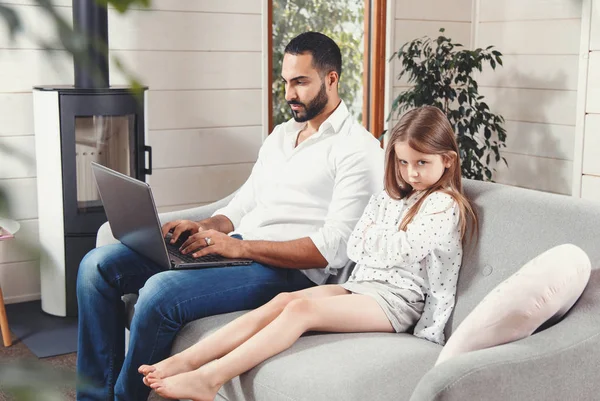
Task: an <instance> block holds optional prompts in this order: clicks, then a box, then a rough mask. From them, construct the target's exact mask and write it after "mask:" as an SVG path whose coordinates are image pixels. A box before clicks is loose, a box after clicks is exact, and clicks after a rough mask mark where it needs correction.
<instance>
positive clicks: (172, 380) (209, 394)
mask: <svg viewBox="0 0 600 401" xmlns="http://www.w3.org/2000/svg"><path fill="white" fill-rule="evenodd" d="M150 387H151V388H153V389H154V391H156V392H157V393H158V394H160V395H161V396H162V397H165V398H174V399H190V400H193V401H214V399H215V396H216V395H217V391H219V388H221V384H211V383H210V381H209V380H208V378H207V377H206V375H204V374H203V373H202V372H201V371H200V370H194V371H191V372H186V373H181V374H178V375H175V376H171V377H167V378H165V379H158V380H156V381H154V382H153V383H152V384H151V385H150Z"/></svg>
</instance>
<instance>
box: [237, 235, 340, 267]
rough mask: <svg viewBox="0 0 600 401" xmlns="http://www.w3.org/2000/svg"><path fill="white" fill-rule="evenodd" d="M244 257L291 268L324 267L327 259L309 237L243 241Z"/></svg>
mask: <svg viewBox="0 0 600 401" xmlns="http://www.w3.org/2000/svg"><path fill="white" fill-rule="evenodd" d="M242 244H243V257H244V258H247V259H252V260H254V261H256V262H259V263H262V264H266V265H271V266H276V267H283V268H289V269H313V268H324V267H326V266H327V264H328V263H327V260H326V259H325V258H324V257H323V255H322V254H321V252H319V250H318V249H317V247H316V246H315V244H314V243H313V242H312V240H311V239H310V238H308V237H306V238H300V239H297V240H292V241H281V242H278V241H245V240H244V241H242Z"/></svg>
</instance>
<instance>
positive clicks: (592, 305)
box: [97, 180, 600, 401]
mask: <svg viewBox="0 0 600 401" xmlns="http://www.w3.org/2000/svg"><path fill="white" fill-rule="evenodd" d="M465 190H466V193H467V196H468V197H469V199H471V200H472V201H473V202H474V204H475V205H476V208H477V211H478V213H479V219H480V235H479V239H478V242H477V243H476V244H471V245H469V246H467V247H466V248H465V257H464V260H463V266H462V269H461V273H460V278H459V283H458V294H457V302H456V308H455V310H454V313H453V316H452V317H451V319H450V322H449V323H448V325H447V327H446V336H447V337H448V336H450V335H452V332H453V331H454V330H455V329H456V328H457V327H458V325H459V324H460V322H461V321H462V320H463V319H464V318H465V317H466V316H467V315H468V314H469V312H470V311H471V310H472V309H473V308H474V307H475V306H476V305H477V303H478V302H479V301H480V300H481V299H482V298H483V297H484V296H485V295H486V294H487V293H488V292H489V291H490V290H491V289H492V288H494V287H495V286H496V285H497V284H499V283H500V282H501V281H503V280H504V279H506V278H507V277H508V276H510V275H511V274H512V273H514V272H515V271H516V270H517V269H519V268H520V267H521V266H522V265H523V264H524V263H526V262H527V261H529V260H530V259H532V258H533V257H535V256H536V255H538V254H540V253H541V252H543V251H545V250H547V249H549V248H551V247H553V246H555V245H559V244H562V243H573V244H575V245H578V246H579V247H581V248H582V249H583V250H584V251H586V252H587V254H588V255H589V257H590V259H591V261H592V274H591V277H590V281H589V283H588V286H587V288H586V290H585V291H584V293H583V295H582V297H581V298H580V299H579V301H578V302H577V303H576V304H575V306H574V307H573V308H572V309H571V311H570V312H569V313H568V314H567V315H566V316H565V317H564V318H563V319H562V320H561V321H560V322H559V323H557V324H555V325H554V326H552V327H549V328H545V329H544V330H542V331H540V332H538V333H536V334H534V335H532V336H530V337H528V338H526V339H523V340H520V341H517V342H514V343H510V344H505V345H502V346H498V347H493V348H489V349H485V350H481V351H475V352H472V353H468V354H463V355H460V356H457V357H455V358H454V359H451V360H449V361H447V362H446V363H443V364H440V365H438V366H436V367H434V363H435V361H436V358H437V356H438V354H439V352H440V350H441V349H442V348H441V347H440V346H439V345H436V344H433V343H431V342H428V341H425V340H421V339H418V338H415V337H414V336H411V335H409V334H383V333H382V334H329V333H328V334H325V333H319V334H308V335H305V336H303V337H302V338H300V340H299V341H298V342H297V343H296V344H295V345H294V346H293V347H292V348H291V349H289V350H288V351H286V352H284V353H282V354H280V355H277V356H275V357H273V358H271V359H270V360H268V361H266V362H264V363H263V364H261V365H259V366H258V367H256V368H254V369H253V370H251V371H250V372H248V373H246V374H244V375H242V376H240V377H239V378H235V379H234V380H232V381H231V382H229V383H227V384H226V385H225V386H224V387H223V388H222V389H221V390H220V392H219V396H218V397H217V399H218V400H230V401H233V400H262V401H267V400H269V401H282V400H287V401H292V400H293V401H300V400H303V401H332V400H344V401H351V400H356V401H364V400H399V401H404V400H406V401H408V400H410V401H433V400H444V401H452V400H457V401H458V400H460V401H476V400H489V401H493V400H511V401H515V400H527V401H538V400H539V401H549V400H599V399H600V380H599V378H600V204H594V203H591V202H586V201H582V200H579V199H575V198H571V197H567V196H561V195H552V194H547V193H542V192H537V191H531V190H526V189H521V188H515V187H509V186H504V185H499V184H492V183H482V182H476V181H469V180H467V181H466V182H465ZM226 201H227V200H226V199H225V200H223V201H220V202H218V203H217V204H213V205H208V206H203V207H200V208H197V209H193V210H186V211H182V212H177V213H168V214H164V215H161V219H162V220H163V221H168V220H172V219H175V218H190V219H195V220H197V219H201V218H203V217H205V216H208V215H210V213H211V212H212V211H213V210H215V208H216V207H218V206H219V203H221V202H226ZM112 241H114V239H113V238H112V235H110V229H109V228H108V227H107V226H103V227H102V228H101V230H100V232H99V235H98V243H97V245H103V244H106V243H109V242H112ZM128 300H129V302H130V305H129V306H130V309H131V310H132V309H133V308H132V306H133V303H134V302H135V297H129V298H128ZM242 313H244V312H239V313H230V314H226V315H219V316H214V317H209V318H205V319H201V320H197V321H194V322H191V323H189V324H188V325H186V326H185V327H184V328H183V329H182V330H181V332H180V333H179V335H178V336H177V339H176V341H175V344H174V345H173V352H178V351H181V350H183V349H185V348H187V347H189V346H190V345H192V344H193V343H194V342H196V341H198V340H199V339H200V338H202V337H203V336H206V335H207V334H208V333H209V332H211V331H213V330H216V329H217V328H219V327H221V326H222V325H224V324H225V323H227V322H229V321H230V320H232V319H234V318H235V317H237V316H239V315H240V314H242Z"/></svg>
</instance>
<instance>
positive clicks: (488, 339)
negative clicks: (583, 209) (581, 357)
mask: <svg viewBox="0 0 600 401" xmlns="http://www.w3.org/2000/svg"><path fill="white" fill-rule="evenodd" d="M590 271H591V263H590V259H589V258H588V256H587V255H586V253H585V252H584V251H583V250H581V248H579V247H577V246H575V245H572V244H565V245H560V246H557V247H554V248H552V249H549V250H548V251H546V252H544V253H542V254H541V255H539V256H537V257H536V258H534V259H533V260H531V261H529V262H528V263H527V264H526V265H525V266H523V267H522V268H521V269H519V271H517V272H516V273H515V274H513V275H512V276H510V277H509V278H508V279H506V280H504V281H503V282H502V283H500V284H499V285H498V286H497V287H496V288H495V289H494V290H492V291H491V292H490V293H489V294H488V295H486V297H485V298H484V299H483V300H482V301H481V302H480V303H479V305H477V306H476V307H475V309H474V310H473V311H472V312H471V313H470V314H469V315H468V316H467V317H466V318H465V320H464V321H463V322H462V323H461V324H460V326H459V327H458V329H457V330H456V331H455V332H454V334H452V336H451V337H450V339H449V340H448V342H447V344H446V346H445V347H444V349H443V350H442V352H441V353H440V355H439V358H438V360H437V362H436V365H437V364H440V363H442V362H444V361H446V360H448V359H450V358H452V357H453V356H456V355H459V354H462V353H465V352H470V351H475V350H478V349H483V348H489V347H492V346H495V345H500V344H505V343H508V342H511V341H516V340H519V339H521V338H525V337H527V336H529V335H531V334H532V333H533V332H534V331H535V330H536V329H538V328H539V327H540V326H541V325H542V324H543V323H544V322H547V321H551V322H555V321H556V320H558V319H560V318H561V317H562V316H563V315H564V314H565V313H566V312H567V311H568V310H569V309H570V308H571V307H572V306H573V304H574V303H575V301H576V300H577V299H578V298H579V296H580V295H581V293H582V292H583V290H584V288H585V286H586V284H587V282H588V280H589V277H590Z"/></svg>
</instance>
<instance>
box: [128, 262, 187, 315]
mask: <svg viewBox="0 0 600 401" xmlns="http://www.w3.org/2000/svg"><path fill="white" fill-rule="evenodd" d="M173 273H177V272H170V271H166V272H161V273H157V274H155V275H153V276H151V277H150V278H149V279H148V280H147V281H146V283H145V284H144V286H143V287H142V288H141V289H140V291H139V297H138V300H137V302H136V304H135V315H136V316H145V317H146V318H150V316H158V317H160V318H168V319H170V320H174V321H178V320H182V318H178V317H177V313H174V312H176V309H177V305H178V303H179V302H180V299H179V297H178V295H179V294H180V293H181V291H180V290H179V289H178V285H177V283H176V282H174V280H173V279H172V277H171V276H172V275H173Z"/></svg>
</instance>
